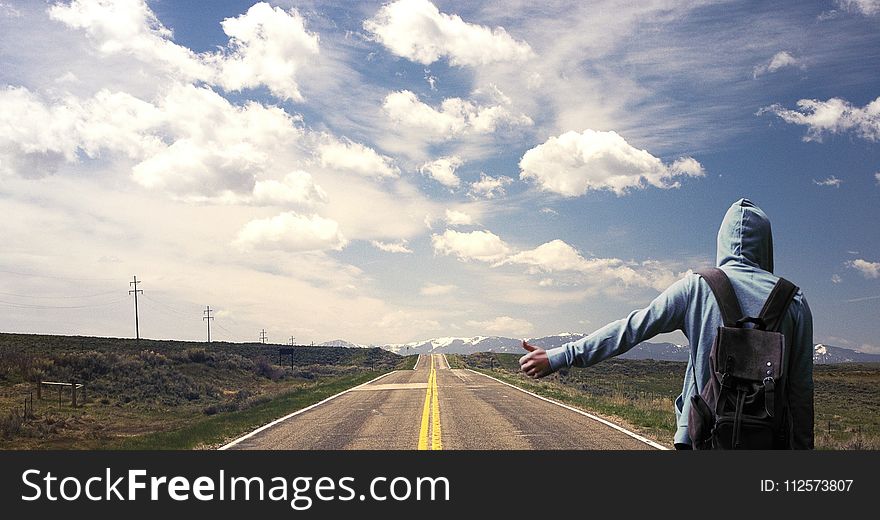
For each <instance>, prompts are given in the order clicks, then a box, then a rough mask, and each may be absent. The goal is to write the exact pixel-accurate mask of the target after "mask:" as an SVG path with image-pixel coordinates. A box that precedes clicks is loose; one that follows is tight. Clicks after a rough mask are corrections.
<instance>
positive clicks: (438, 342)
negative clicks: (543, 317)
mask: <svg viewBox="0 0 880 520" xmlns="http://www.w3.org/2000/svg"><path fill="white" fill-rule="evenodd" d="M583 337H584V335H583V334H575V333H562V334H556V335H553V336H544V337H542V338H532V339H529V340H527V341H528V342H529V343H530V344H532V345H535V346H537V347H542V348H552V347H558V346H559V345H562V344H564V343H568V342H571V341H577V340H579V339H581V338H583ZM321 345H322V346H331V347H349V348H370V347H380V348H383V349H385V350H390V351H391V352H394V353H396V354H400V355H403V356H406V355H413V354H430V353H435V354H440V353H443V354H473V353H474V352H498V353H502V354H520V353H524V351H523V349H522V340H520V339H516V338H507V337H503V336H474V337H471V338H460V337H442V338H434V339H428V340H424V341H414V342H411V343H389V344H385V345H362V344H358V343H351V342H348V341H345V340H341V339H337V340H333V341H328V342H325V343H322V344H321ZM689 355H690V349H689V348H688V347H687V345H677V344H675V343H651V342H644V343H640V344H638V345H636V346H635V347H633V348H632V349H630V350H629V351H628V352H626V353H625V354H622V355H621V356H620V357H621V358H623V359H657V360H662V361H687V360H688V356H689ZM813 362H814V363H817V364H830V363H853V362H855V363H878V362H880V355H877V354H867V353H864V352H858V351H856V350H851V349H847V348H843V347H835V346H831V345H825V344H821V343H820V344H817V345H815V346H814V348H813Z"/></svg>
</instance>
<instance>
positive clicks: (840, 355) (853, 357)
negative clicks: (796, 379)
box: [813, 343, 880, 365]
mask: <svg viewBox="0 0 880 520" xmlns="http://www.w3.org/2000/svg"><path fill="white" fill-rule="evenodd" d="M878 362H880V355H877V354H866V353H864V352H858V351H856V350H850V349H848V348H842V347H833V346H831V345H825V344H822V343H819V344H817V345H816V346H814V347H813V363H816V364H821V365H824V364H829V363H878Z"/></svg>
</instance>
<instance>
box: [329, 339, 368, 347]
mask: <svg viewBox="0 0 880 520" xmlns="http://www.w3.org/2000/svg"><path fill="white" fill-rule="evenodd" d="M318 346H319V347H345V348H372V347H374V346H375V345H361V344H360V343H352V342H350V341H345V340H344V339H334V340H333V341H325V342H324V343H321V344H319V345H318Z"/></svg>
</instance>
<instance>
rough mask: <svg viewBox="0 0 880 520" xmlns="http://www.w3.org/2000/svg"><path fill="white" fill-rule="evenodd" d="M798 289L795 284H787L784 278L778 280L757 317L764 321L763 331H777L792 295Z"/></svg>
mask: <svg viewBox="0 0 880 520" xmlns="http://www.w3.org/2000/svg"><path fill="white" fill-rule="evenodd" d="M797 292H798V288H797V286H796V285H795V284H793V283H791V282H789V281H788V280H786V279H785V278H780V279H779V281H777V282H776V285H775V286H773V290H772V291H770V296H768V297H767V301H766V302H764V308H762V309H761V314H760V315H759V317H760V318H761V319H762V320H764V328H765V330H773V331H775V330H779V327H780V326H781V325H782V319H783V318H785V313H786V312H788V306H789V305H791V301H792V299H793V298H794V295H795V294H797Z"/></svg>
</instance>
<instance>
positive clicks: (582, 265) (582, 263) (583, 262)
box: [501, 239, 678, 291]
mask: <svg viewBox="0 0 880 520" xmlns="http://www.w3.org/2000/svg"><path fill="white" fill-rule="evenodd" d="M501 264H521V265H526V266H529V267H530V268H531V269H532V270H533V271H534V272H537V273H541V272H543V273H564V272H571V273H579V274H580V275H582V276H583V280H585V281H588V282H591V283H595V282H599V281H601V282H606V283H614V282H620V283H623V284H624V285H628V286H629V285H631V286H640V287H652V288H654V289H657V290H658V291H662V290H663V289H665V288H666V287H668V286H669V285H670V284H672V283H673V282H674V281H675V280H676V279H677V278H678V277H677V275H676V274H675V273H673V272H672V271H671V270H669V269H666V268H664V267H663V266H661V265H659V264H658V263H656V262H650V261H649V262H642V263H641V264H637V263H635V262H625V261H623V260H620V259H618V258H584V257H583V256H582V255H581V253H580V252H578V250H577V249H575V248H574V247H572V246H571V245H569V244H567V243H566V242H564V241H562V240H558V239H557V240H553V241H550V242H547V243H545V244H542V245H540V246H538V247H536V248H535V249H531V250H527V251H522V252H519V253H517V254H515V255H511V256H510V257H508V258H507V259H505V260H504V261H503V262H501Z"/></svg>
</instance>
